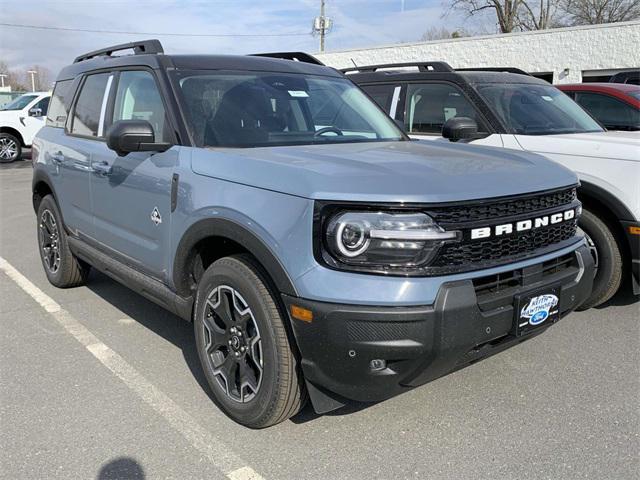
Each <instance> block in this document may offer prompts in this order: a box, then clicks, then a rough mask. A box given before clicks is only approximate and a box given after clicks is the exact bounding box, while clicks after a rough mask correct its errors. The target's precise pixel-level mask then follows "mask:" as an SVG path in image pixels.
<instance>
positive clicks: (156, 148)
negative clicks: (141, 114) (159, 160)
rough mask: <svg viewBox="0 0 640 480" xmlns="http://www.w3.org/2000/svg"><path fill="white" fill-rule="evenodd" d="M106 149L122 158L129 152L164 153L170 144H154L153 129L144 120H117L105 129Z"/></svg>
mask: <svg viewBox="0 0 640 480" xmlns="http://www.w3.org/2000/svg"><path fill="white" fill-rule="evenodd" d="M106 138H107V147H109V148H110V149H111V150H113V151H114V152H116V153H117V154H118V156H120V157H124V156H125V155H127V154H128V153H131V152H164V151H166V150H168V149H169V148H171V144H170V143H156V137H155V134H154V133H153V127H152V126H151V124H150V123H149V122H147V121H146V120H118V121H117V122H115V123H114V124H113V125H111V126H110V127H109V128H108V129H107V133H106Z"/></svg>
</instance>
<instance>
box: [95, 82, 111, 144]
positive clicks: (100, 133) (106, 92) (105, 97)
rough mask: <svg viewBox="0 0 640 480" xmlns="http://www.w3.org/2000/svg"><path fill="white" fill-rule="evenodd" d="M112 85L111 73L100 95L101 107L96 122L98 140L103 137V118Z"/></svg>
mask: <svg viewBox="0 0 640 480" xmlns="http://www.w3.org/2000/svg"><path fill="white" fill-rule="evenodd" d="M112 83H113V73H112V74H111V75H109V78H108V79H107V86H106V87H105V89H104V93H103V94H102V105H101V106H100V121H99V122H98V138H103V137H104V117H105V115H106V113H107V103H108V102H109V93H110V92H111V84H112Z"/></svg>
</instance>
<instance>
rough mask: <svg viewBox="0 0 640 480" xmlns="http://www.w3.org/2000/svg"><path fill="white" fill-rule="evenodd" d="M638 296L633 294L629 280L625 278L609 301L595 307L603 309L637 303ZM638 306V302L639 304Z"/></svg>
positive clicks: (639, 297) (639, 299)
mask: <svg viewBox="0 0 640 480" xmlns="http://www.w3.org/2000/svg"><path fill="white" fill-rule="evenodd" d="M639 301H640V296H638V295H634V294H633V288H632V287H631V280H630V279H629V278H627V279H625V281H624V283H623V285H622V287H621V288H620V290H618V293H616V294H615V295H614V296H613V297H612V298H611V299H610V300H609V301H607V302H605V303H603V304H602V305H600V306H598V307H595V309H596V310H603V309H606V308H607V307H626V306H627V305H632V304H634V303H639ZM639 307H640V304H639Z"/></svg>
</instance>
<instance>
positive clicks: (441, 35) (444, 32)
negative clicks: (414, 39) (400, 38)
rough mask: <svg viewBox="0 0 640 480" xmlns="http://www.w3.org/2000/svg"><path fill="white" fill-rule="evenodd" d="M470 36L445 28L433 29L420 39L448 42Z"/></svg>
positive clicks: (464, 32) (462, 31)
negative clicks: (448, 39) (448, 40)
mask: <svg viewBox="0 0 640 480" xmlns="http://www.w3.org/2000/svg"><path fill="white" fill-rule="evenodd" d="M468 36H469V34H468V33H467V32H466V31H464V30H462V29H460V30H449V29H447V28H444V27H431V28H429V29H428V30H427V31H426V32H424V33H423V34H422V36H421V37H420V41H422V42H429V41H431V40H446V39H447V38H462V37H468Z"/></svg>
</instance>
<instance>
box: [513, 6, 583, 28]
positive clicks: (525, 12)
mask: <svg viewBox="0 0 640 480" xmlns="http://www.w3.org/2000/svg"><path fill="white" fill-rule="evenodd" d="M587 1H588V0H587ZM559 7H560V5H559V0H540V1H539V3H538V4H536V3H535V2H530V3H528V2H522V4H521V9H520V12H519V14H518V22H519V25H520V28H521V29H522V30H546V29H547V28H556V27H561V26H564V24H563V22H562V21H561V20H560V18H559Z"/></svg>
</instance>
